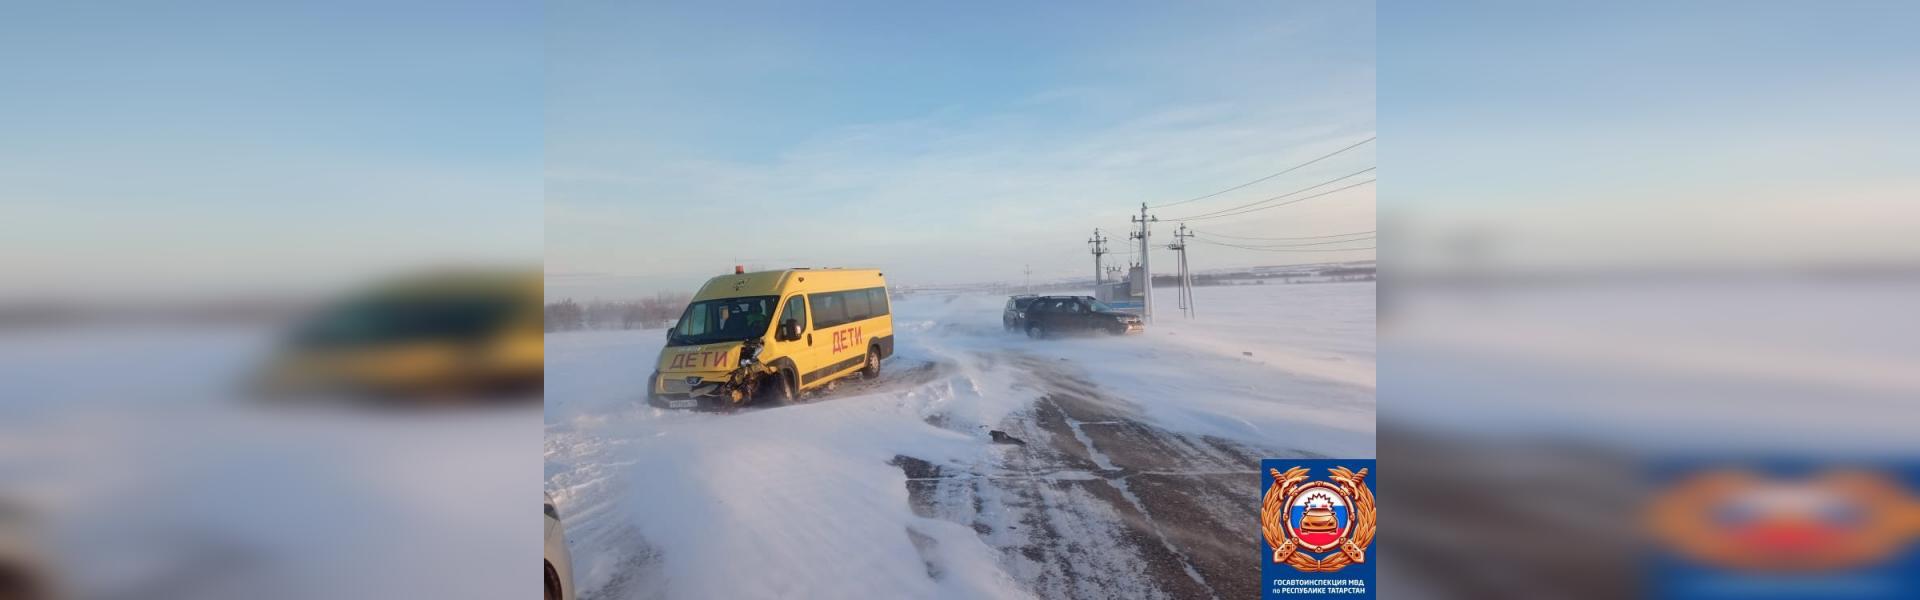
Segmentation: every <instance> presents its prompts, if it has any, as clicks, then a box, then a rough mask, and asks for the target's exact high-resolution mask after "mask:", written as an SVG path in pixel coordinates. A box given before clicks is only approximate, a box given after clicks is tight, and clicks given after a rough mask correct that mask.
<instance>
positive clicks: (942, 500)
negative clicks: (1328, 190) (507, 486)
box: [546, 282, 1374, 599]
mask: <svg viewBox="0 0 1920 600" xmlns="http://www.w3.org/2000/svg"><path fill="white" fill-rule="evenodd" d="M1373 294H1374V286H1373V284H1372V283H1371V282H1365V283H1323V284H1295V285H1278V284H1270V285H1246V286H1226V287H1203V288H1198V289H1197V290H1196V292H1195V295H1196V297H1197V301H1198V302H1199V303H1200V307H1201V309H1202V310H1201V311H1200V312H1199V314H1198V316H1197V318H1194V319H1191V320H1189V319H1185V318H1182V317H1181V316H1180V315H1179V313H1178V311H1176V310H1172V309H1171V307H1172V306H1174V298H1173V296H1172V295H1171V293H1169V294H1167V295H1166V297H1165V298H1163V299H1161V298H1157V299H1158V300H1160V306H1161V307H1163V308H1162V314H1160V315H1159V316H1158V320H1157V322H1156V323H1154V324H1152V325H1151V326H1149V328H1148V330H1147V333H1145V334H1141V335H1133V336H1126V337H1105V336H1100V337H1088V338H1068V339H1052V340H1043V341H1034V340H1028V339H1026V338H1024V337H1021V336H1019V335H1016V334H1011V333H1007V332H1004V331H1002V329H1001V325H1000V311H1001V308H1002V305H1003V304H1004V302H1005V297H1003V296H988V295H959V296H914V297H905V298H897V299H896V300H895V302H894V324H895V335H896V343H897V353H896V355H895V356H894V357H893V358H892V359H890V360H888V361H887V362H886V364H885V369H884V371H883V373H882V375H881V377H880V378H879V379H877V380H874V381H862V380H858V379H857V378H856V379H852V380H848V381H847V382H845V383H844V384H843V385H840V386H838V389H834V390H831V391H828V392H824V393H815V394H810V395H808V396H807V397H805V398H803V400H802V401H801V402H800V403H797V404H794V405H790V406H779V407H766V408H754V409H747V410H742V411H738V412H735V413H732V414H712V413H695V412H679V411H668V410H660V409H654V408H651V407H648V406H646V405H645V404H644V403H643V395H644V382H645V379H646V377H647V375H648V374H649V373H651V372H652V365H653V363H654V361H655V358H656V356H657V354H658V352H659V350H660V348H661V346H662V343H663V342H664V337H665V336H664V334H663V333H662V332H661V331H659V330H641V331H589V332H572V333H562V334H550V335H549V336H548V337H547V394H546V406H547V408H546V428H547V434H546V472H547V488H548V490H549V491H550V492H551V493H552V494H553V495H554V497H555V499H556V501H557V503H558V504H559V507H560V510H561V513H562V517H563V518H564V519H565V522H566V525H567V528H568V533H569V538H570V539H569V543H570V545H571V548H572V552H573V557H574V561H575V567H574V568H575V578H576V580H577V584H578V585H579V586H580V590H581V591H582V596H581V597H583V598H589V599H605V598H623V599H624V598H681V597H689V598H694V597H746V598H764V597H795V596H805V597H884V598H961V597H964V598H980V597H987V598H996V597H997V598H1025V597H1044V598H1054V597H1132V598H1152V597H1221V598H1227V597H1246V596H1247V595H1249V594H1251V593H1253V590H1256V589H1257V584H1258V581H1257V579H1258V577H1259V571H1258V565H1257V563H1256V562H1255V561H1254V550H1253V548H1254V547H1255V536H1256V535H1257V531H1258V530H1257V527H1256V526H1255V525H1254V524H1255V523H1257V522H1258V521H1257V513H1258V509H1257V506H1256V505H1257V497H1258V490H1257V489H1255V488H1256V487H1257V485H1258V483H1257V482H1258V478H1257V475H1256V473H1255V470H1256V469H1257V466H1258V460H1259V459H1260V458H1262V457H1281V456H1332V457H1355V458H1371V457H1373V455H1374V445H1373V433H1374V400H1373V394H1374V383H1373V382H1374V347H1373V338H1374V299H1373V298H1374V296H1373ZM993 430H999V431H1003V432H1005V433H1006V434H1008V435H1011V436H1013V437H1014V438H1017V439H1019V440H1020V441H1022V442H1024V443H1019V444H1013V443H994V441H993V439H992V437H991V436H990V434H989V433H990V431H993Z"/></svg>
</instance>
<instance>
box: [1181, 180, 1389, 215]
mask: <svg viewBox="0 0 1920 600" xmlns="http://www.w3.org/2000/svg"><path fill="white" fill-rule="evenodd" d="M1369 183H1373V179H1367V181H1361V183H1356V185H1348V187H1340V188H1332V190H1325V192H1319V194H1313V196H1300V198H1294V200H1286V202H1281V204H1269V206H1261V208H1250V210H1242V212H1236V213H1217V215H1200V217H1187V221H1206V219H1217V217H1236V215H1244V213H1252V212H1261V210H1269V208H1281V206H1288V204H1298V202H1306V200H1313V198H1319V196H1327V194H1338V192H1344V190H1350V188H1357V187H1363V185H1369Z"/></svg>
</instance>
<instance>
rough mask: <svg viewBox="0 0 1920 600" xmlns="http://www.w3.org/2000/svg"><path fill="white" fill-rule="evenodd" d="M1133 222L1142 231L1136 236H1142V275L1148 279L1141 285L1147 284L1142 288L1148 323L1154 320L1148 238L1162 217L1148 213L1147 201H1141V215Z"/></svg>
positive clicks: (1134, 218) (1151, 269)
mask: <svg viewBox="0 0 1920 600" xmlns="http://www.w3.org/2000/svg"><path fill="white" fill-rule="evenodd" d="M1133 222H1135V223H1139V224H1140V231H1138V232H1136V233H1135V234H1134V237H1138V238H1140V276H1141V277H1144V278H1146V281H1143V282H1141V285H1143V286H1145V287H1142V288H1141V289H1143V290H1146V298H1145V300H1146V310H1145V311H1143V312H1145V313H1146V314H1145V315H1143V316H1145V317H1146V318H1147V322H1148V323H1152V322H1153V268H1152V267H1151V266H1149V264H1150V263H1149V261H1148V259H1147V247H1148V246H1147V239H1148V238H1149V237H1152V235H1153V224H1154V223H1158V222H1160V218H1159V217H1155V216H1152V215H1148V214H1147V203H1145V202H1141V203H1140V216H1138V217H1133Z"/></svg>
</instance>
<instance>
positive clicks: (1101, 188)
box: [546, 2, 1374, 298]
mask: <svg viewBox="0 0 1920 600" xmlns="http://www.w3.org/2000/svg"><path fill="white" fill-rule="evenodd" d="M548 18H549V19H550V23H551V25H552V32H551V35H550V38H549V46H548V49H549V52H548V55H547V66H548V69H549V71H548V80H547V81H548V85H547V90H548V94H549V95H548V98H547V100H548V104H547V119H548V121H547V133H548V137H547V148H546V150H547V158H548V163H547V175H548V177H547V204H546V217H547V220H546V225H547V227H546V234H547V236H546V237H547V240H546V241H547V263H546V264H547V269H548V293H549V296H572V297H580V298H589V297H621V296H631V295H638V294H646V293H651V292H653V291H657V290H686V289H690V288H691V287H692V286H693V285H695V284H697V283H698V282H699V281H700V280H703V279H705V278H706V277H708V276H710V275H712V274H715V273H718V272H721V271H726V270H729V269H730V268H731V267H732V265H733V264H736V263H747V264H748V265H749V266H753V267H768V268H772V267H781V266H788V265H796V266H822V265H849V266H854V265H874V266H880V267H883V268H886V269H888V272H889V275H890V277H892V278H893V279H894V280H895V281H896V282H902V283H941V282H967V281H991V280H1002V281H1017V280H1019V279H1020V278H1021V274H1020V271H1021V269H1022V268H1023V266H1024V265H1027V264H1031V265H1032V268H1033V271H1034V276H1035V277H1036V278H1052V277H1067V276H1084V275H1086V274H1087V273H1088V272H1089V271H1090V270H1091V268H1092V267H1091V257H1090V256H1089V255H1088V254H1087V253H1086V248H1085V244H1084V241H1085V240H1086V238H1087V237H1088V235H1089V234H1090V233H1091V231H1092V229H1093V228H1095V227H1101V228H1103V229H1104V230H1105V231H1106V232H1108V233H1109V234H1110V237H1112V238H1115V239H1116V244H1115V249H1116V250H1118V252H1116V253H1115V254H1114V255H1113V256H1110V259H1111V258H1113V257H1115V256H1117V257H1119V258H1118V260H1122V261H1124V260H1125V259H1126V256H1125V250H1124V240H1125V233H1126V228H1127V225H1128V222H1127V215H1128V211H1129V210H1133V209H1137V207H1138V205H1139V204H1140V203H1141V202H1143V201H1144V202H1149V203H1161V202H1166V201H1170V200H1174V199H1180V198H1186V197H1191V196H1195V195H1199V194H1204V193H1207V192H1211V191H1215V190H1218V189H1221V188H1225V187H1228V186H1232V185H1236V184H1239V183H1242V182H1245V181H1248V180H1251V179H1254V178H1256V177H1260V176H1262V175H1266V174H1268V173H1272V172H1274V171H1277V170H1279V169H1281V168H1284V167H1286V166H1290V165H1291V164H1294V163H1297V162H1300V161H1304V160H1306V159H1308V158H1312V157H1313V156H1317V155H1319V154H1323V153H1325V152H1328V151H1331V150H1333V149H1337V148H1339V147H1341V146H1345V145H1347V144H1350V143H1352V142H1354V141H1358V140H1361V139H1364V138H1366V137H1368V136H1371V135H1372V134H1373V121H1374V114H1373V96H1374V94H1373V78H1374V64H1373V63H1374V57H1373V53H1374V36H1373V12H1372V8H1371V5H1370V4H1369V3H1356V2H1305V3H1237V4H1182V5H1170V4H1164V3H986V4H979V3H880V2H875V3H831V5H827V4H822V3H759V4H753V3H749V4H727V5H725V6H720V7H716V6H711V5H695V4H682V5H675V6H663V5H658V4H651V3H613V2H567V3H561V4H557V5H555V7H554V10H553V11H552V12H551V13H550V14H549V17H548ZM1371 165H1372V149H1371V147H1366V148H1362V149H1360V150H1356V151H1354V152H1352V153H1350V154H1348V155H1342V156H1341V157H1339V158H1338V159H1337V160H1329V161H1327V163H1326V164H1323V165H1315V166H1314V167H1309V168H1307V169H1302V170H1301V171H1299V172H1296V173H1292V174H1289V175H1287V176H1285V177H1283V178H1278V179H1275V180H1273V181H1271V182H1268V183H1266V184H1262V185H1260V186H1255V187H1252V188H1249V189H1247V190H1242V191H1240V192H1236V193H1233V194H1227V195H1223V196H1221V197H1220V198H1216V199H1212V200H1208V201H1205V202H1201V203H1195V204H1193V205H1189V206H1187V207H1180V208H1191V209H1194V210H1195V212H1198V211H1200V210H1201V209H1209V208H1223V207H1226V206H1232V205H1235V204H1242V203H1245V202H1250V201H1253V200H1257V199H1260V198H1263V197H1267V196H1271V195H1275V194H1279V193H1283V192H1287V191H1291V190H1293V189H1297V188H1299V187H1304V186H1307V185H1311V184H1313V183H1318V182H1320V181H1323V180H1325V179H1329V178H1331V177H1333V176H1336V175H1341V174H1346V173H1349V172H1352V171H1354V170H1357V169H1361V168H1365V167H1367V166H1371ZM1179 212H1181V211H1180V210H1176V209H1174V208H1169V209H1167V210H1166V211H1159V214H1160V216H1162V217H1163V218H1165V217H1171V216H1178V215H1177V214H1175V213H1179ZM1216 223H1217V225H1215V226H1213V228H1212V229H1213V231H1217V232H1220V233H1223V234H1230V235H1252V236H1274V237H1285V236H1308V235H1321V234H1329V233H1345V232H1350V231H1364V230H1370V229H1373V202H1372V192H1371V190H1370V189H1368V188H1359V189H1355V190H1352V191H1350V192H1347V193H1344V194H1342V195H1338V196H1329V197H1326V198H1322V199H1316V200H1311V201H1307V202H1304V203H1301V204H1299V205H1295V206H1290V207H1287V208H1283V209H1276V210H1271V211H1265V212H1262V213H1258V214H1257V215H1253V216H1249V217H1247V218H1244V219H1221V220H1218V221H1217V222H1216ZM1170 229H1171V224H1163V226H1162V227H1161V229H1159V230H1158V231H1157V232H1156V236H1159V237H1157V241H1160V242H1164V241H1167V240H1168V239H1170V238H1167V237H1164V234H1165V233H1166V232H1168V231H1170ZM1370 257H1371V252H1367V251H1357V252H1352V253H1314V254H1276V253H1261V252H1250V251H1242V250H1233V249H1228V248H1217V247H1208V248H1205V249H1204V250H1203V249H1202V248H1201V247H1199V246H1196V248H1195V250H1194V256H1193V262H1194V264H1195V265H1196V267H1202V268H1205V267H1222V266H1238V265H1252V264H1285V263H1297V262H1309V261H1317V260H1344V259H1358V258H1370ZM1155 258H1156V259H1159V260H1162V261H1163V262H1161V263H1159V264H1160V265H1171V264H1172V262H1171V258H1172V257H1171V255H1170V254H1167V253H1166V252H1165V251H1164V250H1162V251H1159V254H1157V255H1156V256H1155Z"/></svg>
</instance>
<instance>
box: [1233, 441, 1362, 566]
mask: <svg viewBox="0 0 1920 600" xmlns="http://www.w3.org/2000/svg"><path fill="white" fill-rule="evenodd" d="M1268 472H1269V473H1270V474H1271V475H1272V476H1273V484H1272V485H1270V486H1268V487H1267V493H1266V498H1265V501H1264V502H1262V503H1261V509H1260V532H1261V534H1262V535H1263V536H1264V537H1266V539H1267V545H1268V547H1271V548H1272V549H1273V555H1272V560H1273V563H1274V564H1285V565H1289V566H1292V567H1293V568H1294V569H1296V570H1299V571H1302V572H1306V573H1331V572H1334V571H1338V570H1340V569H1342V568H1345V567H1346V566H1347V565H1351V564H1359V563H1364V562H1366V558H1367V546H1369V545H1372V544H1373V537H1374V534H1375V533H1376V532H1377V530H1378V524H1379V521H1378V520H1377V517H1376V515H1375V513H1374V500H1373V490H1371V489H1369V488H1368V487H1367V485H1366V478H1367V470H1366V469H1365V468H1362V469H1360V470H1359V471H1357V472H1356V471H1352V470H1349V469H1347V468H1346V467H1332V468H1329V469H1327V475H1326V479H1322V480H1313V479H1312V478H1311V477H1310V472H1309V470H1308V469H1307V468H1306V467H1293V468H1290V469H1287V470H1286V471H1284V472H1283V471H1281V470H1279V469H1273V468H1269V469H1268ZM1315 554H1321V556H1314V555H1315Z"/></svg>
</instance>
